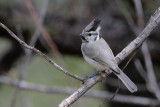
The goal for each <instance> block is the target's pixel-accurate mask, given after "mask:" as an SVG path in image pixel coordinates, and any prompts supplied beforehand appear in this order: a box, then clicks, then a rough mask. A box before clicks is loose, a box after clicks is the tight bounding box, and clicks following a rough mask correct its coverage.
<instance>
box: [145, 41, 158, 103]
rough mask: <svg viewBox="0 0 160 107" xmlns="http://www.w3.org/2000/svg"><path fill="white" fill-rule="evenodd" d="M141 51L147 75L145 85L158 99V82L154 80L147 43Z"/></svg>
mask: <svg viewBox="0 0 160 107" xmlns="http://www.w3.org/2000/svg"><path fill="white" fill-rule="evenodd" d="M142 52H143V55H144V59H145V65H146V69H147V77H148V82H147V86H148V89H149V91H151V92H152V93H154V94H155V96H156V97H157V98H158V100H160V89H159V87H158V83H157V81H156V76H155V74H154V69H153V64H152V60H151V55H150V53H149V50H148V46H147V44H145V45H143V46H142Z"/></svg>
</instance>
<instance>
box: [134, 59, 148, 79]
mask: <svg viewBox="0 0 160 107" xmlns="http://www.w3.org/2000/svg"><path fill="white" fill-rule="evenodd" d="M134 65H135V67H136V68H137V71H138V72H139V74H140V75H141V77H142V78H143V79H144V80H145V81H147V73H146V72H145V70H144V68H143V66H142V64H141V62H140V60H139V59H135V60H134Z"/></svg>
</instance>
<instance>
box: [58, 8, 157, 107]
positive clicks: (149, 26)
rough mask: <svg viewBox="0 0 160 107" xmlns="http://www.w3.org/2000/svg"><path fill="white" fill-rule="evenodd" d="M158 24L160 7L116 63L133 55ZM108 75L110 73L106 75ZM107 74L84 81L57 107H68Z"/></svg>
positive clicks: (119, 55)
mask: <svg viewBox="0 0 160 107" xmlns="http://www.w3.org/2000/svg"><path fill="white" fill-rule="evenodd" d="M159 23H160V7H159V8H158V9H157V10H156V12H155V13H154V14H153V16H151V18H150V20H149V22H148V24H147V26H146V27H145V29H144V30H143V31H142V32H141V33H140V34H139V36H138V37H137V38H136V39H134V40H133V41H132V42H131V43H130V44H129V45H128V46H126V47H125V48H124V49H123V50H122V51H121V52H120V53H119V54H118V55H117V56H116V57H115V58H116V61H117V63H118V64H119V63H121V62H122V61H123V60H124V59H125V58H126V57H127V56H129V55H130V54H131V53H133V52H134V51H135V50H136V49H137V48H138V47H140V46H141V45H142V43H143V42H144V41H145V40H146V39H147V37H148V36H149V35H150V33H151V31H152V30H153V29H154V28H155V27H156V26H157V25H158V24H159ZM108 74H110V73H108ZM108 74H106V73H104V74H101V75H99V76H94V77H92V78H90V79H88V80H87V81H85V83H84V85H82V86H81V87H80V88H79V89H78V90H76V91H75V92H74V93H73V94H71V95H70V96H69V97H68V98H66V99H64V100H63V101H62V102H61V103H60V104H59V107H68V106H69V105H71V104H73V103H74V102H75V101H77V100H78V99H79V98H80V97H81V96H82V95H83V94H84V93H86V92H87V91H88V90H89V89H90V88H91V87H93V86H94V85H95V84H97V83H98V82H99V81H101V80H102V79H103V78H105V77H106V76H107V75H108Z"/></svg>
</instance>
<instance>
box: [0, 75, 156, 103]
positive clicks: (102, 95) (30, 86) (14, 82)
mask: <svg viewBox="0 0 160 107" xmlns="http://www.w3.org/2000/svg"><path fill="white" fill-rule="evenodd" d="M0 83H3V84H6V85H9V86H14V87H19V88H20V89H23V90H30V91H36V92H43V93H47V94H51V93H53V94H62V95H64V94H66V95H70V94H72V93H73V92H74V91H75V89H73V88H69V87H68V88H67V87H48V86H45V85H40V84H34V83H29V82H26V81H19V80H18V79H12V78H9V77H6V76H0ZM113 94H114V93H110V92H106V91H91V92H88V93H86V94H85V95H84V96H85V97H90V98H97V99H110V96H112V95H113ZM113 101H114V102H120V103H128V104H136V105H143V106H148V105H158V104H159V102H158V100H156V99H152V98H147V97H137V96H131V95H121V94H117V95H116V97H115V98H114V99H113Z"/></svg>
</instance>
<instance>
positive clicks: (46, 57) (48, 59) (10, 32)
mask: <svg viewBox="0 0 160 107" xmlns="http://www.w3.org/2000/svg"><path fill="white" fill-rule="evenodd" d="M0 26H1V27H2V28H4V29H5V30H6V31H7V32H8V33H9V34H10V36H12V37H13V38H14V39H15V40H17V41H18V42H19V43H20V44H21V45H22V46H24V47H25V48H28V49H30V50H32V51H33V52H35V53H37V54H39V55H40V56H42V57H43V58H45V59H46V60H47V61H48V62H49V63H50V64H52V65H53V66H54V67H55V68H56V69H58V70H60V71H62V72H63V73H65V74H66V75H68V76H70V77H73V78H75V79H77V80H79V81H82V82H83V81H84V80H85V79H84V78H82V77H78V76H76V75H73V74H72V73H70V72H68V71H67V70H65V69H63V68H62V67H60V66H59V65H58V64H56V63H55V62H54V61H53V60H51V59H50V58H49V57H48V56H47V55H45V54H44V53H42V52H41V51H39V50H38V49H36V48H34V47H32V46H29V45H27V44H26V43H25V42H23V41H22V40H20V39H19V38H18V37H17V36H16V35H15V34H14V33H13V32H12V31H11V30H10V29H8V28H7V27H6V26H5V25H4V24H2V23H0Z"/></svg>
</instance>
